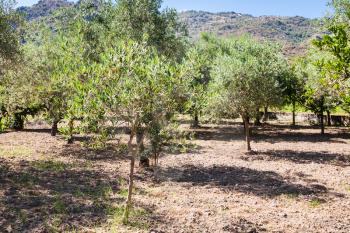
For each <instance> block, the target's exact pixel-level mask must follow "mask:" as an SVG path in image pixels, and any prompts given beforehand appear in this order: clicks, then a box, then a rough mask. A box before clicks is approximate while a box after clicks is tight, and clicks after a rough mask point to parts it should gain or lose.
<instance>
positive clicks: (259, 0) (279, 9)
mask: <svg viewBox="0 0 350 233" xmlns="http://www.w3.org/2000/svg"><path fill="white" fill-rule="evenodd" d="M328 1H329V0H164V4H163V5H164V6H168V7H171V8H175V9H177V10H178V11H184V10H203V11H210V12H222V11H234V12H237V13H246V14H251V15H254V16H261V15H276V16H296V15H298V16H304V17H308V18H317V17H322V16H324V15H325V13H326V12H327V6H326V5H327V2H328ZM17 2H18V6H29V5H33V4H35V3H37V2H38V0H17Z"/></svg>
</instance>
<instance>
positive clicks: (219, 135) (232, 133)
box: [191, 125, 244, 141]
mask: <svg viewBox="0 0 350 233" xmlns="http://www.w3.org/2000/svg"><path fill="white" fill-rule="evenodd" d="M191 132H192V133H193V134H194V137H195V138H196V139H198V140H204V141H209V140H216V141H235V140H244V135H243V126H239V127H238V125H237V127H230V126H225V127H201V128H198V129H192V130H191Z"/></svg>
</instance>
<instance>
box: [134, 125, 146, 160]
mask: <svg viewBox="0 0 350 233" xmlns="http://www.w3.org/2000/svg"><path fill="white" fill-rule="evenodd" d="M136 144H137V145H138V148H139V153H140V154H142V153H143V152H144V151H145V145H144V130H143V129H139V130H138V131H137V132H136Z"/></svg>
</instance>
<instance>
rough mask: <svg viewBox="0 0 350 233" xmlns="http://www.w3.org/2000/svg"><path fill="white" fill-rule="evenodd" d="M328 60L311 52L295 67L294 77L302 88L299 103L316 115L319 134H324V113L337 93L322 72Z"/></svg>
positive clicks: (323, 55) (317, 53) (329, 107)
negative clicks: (296, 77)
mask: <svg viewBox="0 0 350 233" xmlns="http://www.w3.org/2000/svg"><path fill="white" fill-rule="evenodd" d="M321 57H322V59H321ZM328 59H330V57H329V56H325V54H323V53H319V52H313V51H311V52H309V54H308V56H306V57H304V58H300V59H299V60H298V62H297V63H296V66H295V72H296V75H297V76H298V79H299V80H300V82H302V83H303V87H304V88H303V92H302V95H301V103H302V104H303V105H304V107H305V108H307V109H309V110H311V111H312V112H314V113H315V114H316V115H317V117H318V119H319V120H318V121H319V125H320V127H321V134H324V133H325V124H324V112H325V111H330V110H331V108H332V105H334V103H335V102H336V99H337V93H336V92H335V91H334V89H332V87H331V85H329V83H328V82H327V76H326V73H325V72H324V70H323V66H324V64H325V63H326V62H327V61H328Z"/></svg>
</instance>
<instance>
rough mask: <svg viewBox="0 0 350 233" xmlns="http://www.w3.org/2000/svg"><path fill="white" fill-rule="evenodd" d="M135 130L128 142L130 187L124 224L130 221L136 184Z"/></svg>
mask: <svg viewBox="0 0 350 233" xmlns="http://www.w3.org/2000/svg"><path fill="white" fill-rule="evenodd" d="M134 135H135V132H133V131H132V132H131V134H130V138H129V142H128V150H129V155H131V160H130V173H129V187H128V199H127V201H126V204H125V210H124V214H123V224H127V223H128V221H129V214H130V209H131V208H132V190H133V186H134V168H135V159H136V152H135V150H134V148H133V145H132V141H133V139H134Z"/></svg>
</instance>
